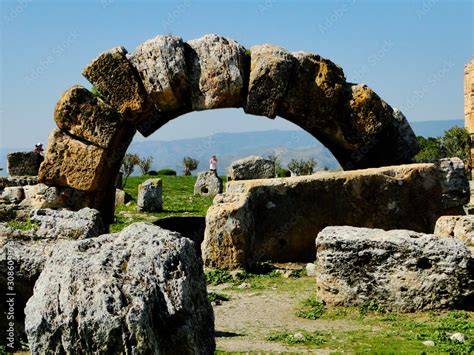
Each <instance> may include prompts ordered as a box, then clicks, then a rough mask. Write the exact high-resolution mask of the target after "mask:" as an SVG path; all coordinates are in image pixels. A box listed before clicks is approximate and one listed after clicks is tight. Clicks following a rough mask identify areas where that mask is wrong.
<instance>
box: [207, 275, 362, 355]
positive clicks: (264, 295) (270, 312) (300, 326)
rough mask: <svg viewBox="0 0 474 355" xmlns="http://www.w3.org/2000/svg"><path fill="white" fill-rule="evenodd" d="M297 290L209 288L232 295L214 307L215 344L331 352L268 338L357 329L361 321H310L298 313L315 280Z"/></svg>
mask: <svg viewBox="0 0 474 355" xmlns="http://www.w3.org/2000/svg"><path fill="white" fill-rule="evenodd" d="M303 279H304V280H301V281H303V282H304V283H302V282H300V283H299V284H302V285H300V287H299V288H298V287H297V288H295V289H291V288H290V289H283V290H281V289H277V287H274V288H269V289H266V288H265V289H258V290H254V289H248V290H244V291H241V290H228V289H225V287H223V286H220V287H212V286H211V287H209V291H213V292H219V293H223V294H226V295H228V296H230V297H231V299H230V300H229V301H225V302H223V303H222V304H221V305H215V306H214V313H215V318H216V331H217V336H216V343H217V349H218V350H221V351H235V352H249V351H250V352H264V353H268V352H273V353H278V352H292V353H295V352H296V353H318V354H319V353H321V354H324V353H329V352H330V349H325V348H324V345H322V347H323V348H321V349H317V348H308V347H305V346H296V345H294V346H289V345H286V344H282V343H278V342H274V341H269V340H267V337H268V336H269V335H271V334H274V333H281V332H290V333H292V334H294V333H297V332H298V331H308V332H314V331H331V330H343V331H349V330H356V329H360V324H358V323H357V322H352V321H350V320H327V319H326V320H320V319H318V320H309V319H304V318H300V317H297V316H296V315H295V313H296V311H297V309H298V307H299V306H300V303H301V301H302V300H303V299H305V298H307V297H309V296H311V295H314V281H313V280H312V279H311V278H307V277H305V278H303Z"/></svg>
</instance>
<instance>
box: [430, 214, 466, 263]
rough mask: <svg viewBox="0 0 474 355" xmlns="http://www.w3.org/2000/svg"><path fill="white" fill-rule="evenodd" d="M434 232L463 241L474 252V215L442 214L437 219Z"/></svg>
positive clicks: (440, 235)
mask: <svg viewBox="0 0 474 355" xmlns="http://www.w3.org/2000/svg"><path fill="white" fill-rule="evenodd" d="M434 234H435V235H437V236H439V237H451V238H455V239H459V240H461V241H463V242H464V243H465V244H466V246H467V247H468V248H469V249H470V250H471V252H472V253H473V254H474V216H473V215H468V216H441V217H440V218H439V219H438V220H437V221H436V226H435V230H434Z"/></svg>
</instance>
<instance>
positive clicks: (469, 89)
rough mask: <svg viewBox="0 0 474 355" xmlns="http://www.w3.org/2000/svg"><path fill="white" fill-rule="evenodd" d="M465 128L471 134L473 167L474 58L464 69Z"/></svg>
mask: <svg viewBox="0 0 474 355" xmlns="http://www.w3.org/2000/svg"><path fill="white" fill-rule="evenodd" d="M464 126H465V127H466V129H467V130H468V131H469V133H470V134H471V167H472V162H473V161H474V57H473V58H472V59H471V61H470V62H469V63H467V64H466V66H465V67H464Z"/></svg>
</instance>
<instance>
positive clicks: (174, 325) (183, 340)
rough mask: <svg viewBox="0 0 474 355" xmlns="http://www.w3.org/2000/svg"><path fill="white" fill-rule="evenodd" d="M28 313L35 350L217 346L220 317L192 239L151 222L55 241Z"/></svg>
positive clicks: (209, 349)
mask: <svg viewBox="0 0 474 355" xmlns="http://www.w3.org/2000/svg"><path fill="white" fill-rule="evenodd" d="M111 256H113V257H111ZM25 315H26V320H25V328H26V332H27V335H28V342H29V346H30V349H31V351H32V353H34V354H36V353H45V352H52V353H56V352H66V353H110V354H121V353H123V354H125V353H129V354H132V353H136V354H146V353H163V354H212V353H213V352H214V349H215V341H214V315H213V311H212V307H211V305H210V302H209V300H208V299H207V292H206V283H205V279H204V274H203V270H202V263H201V261H200V258H199V256H198V255H197V254H196V252H195V247H194V243H192V242H191V241H190V240H189V239H187V238H180V236H179V234H177V233H173V232H170V231H166V230H164V229H161V228H159V227H156V226H153V225H150V224H146V223H137V224H133V225H131V226H129V227H127V228H126V229H124V230H123V231H122V232H120V233H117V234H109V235H103V236H100V237H98V238H93V239H87V240H82V241H67V242H62V243H59V244H57V245H56V247H55V248H54V251H53V252H52V253H51V256H50V257H49V258H48V259H47V261H46V264H45V267H44V269H43V272H42V273H41V275H40V277H39V279H38V280H37V282H36V285H35V292H34V294H33V296H32V297H31V298H30V299H29V301H28V303H27V306H26V308H25Z"/></svg>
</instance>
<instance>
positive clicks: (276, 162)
mask: <svg viewBox="0 0 474 355" xmlns="http://www.w3.org/2000/svg"><path fill="white" fill-rule="evenodd" d="M267 159H268V160H270V161H271V162H272V163H273V164H274V165H275V173H276V172H277V171H279V170H281V163H280V160H279V159H278V157H277V156H276V155H274V154H270V155H269V156H268V157H267Z"/></svg>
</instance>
